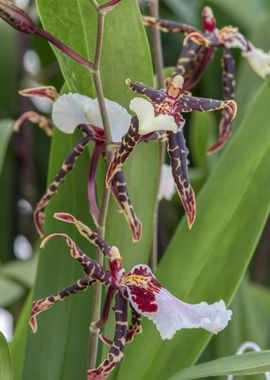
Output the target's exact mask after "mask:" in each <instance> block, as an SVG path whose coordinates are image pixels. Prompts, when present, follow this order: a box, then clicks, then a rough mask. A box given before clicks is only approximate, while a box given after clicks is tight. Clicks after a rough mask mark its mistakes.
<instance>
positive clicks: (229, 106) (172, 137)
mask: <svg viewBox="0 0 270 380" xmlns="http://www.w3.org/2000/svg"><path fill="white" fill-rule="evenodd" d="M127 84H128V86H129V88H130V89H131V90H132V91H134V92H137V93H139V94H141V95H143V96H144V97H146V98H147V99H142V98H138V97H136V98H134V99H132V101H131V102H130V108H131V110H132V111H134V112H135V113H136V116H133V118H132V120H131V125H130V128H129V130H128V133H127V134H126V135H125V136H124V137H123V138H122V144H121V146H120V148H119V149H118V151H116V152H115V155H114V158H113V160H112V161H111V163H110V165H109V168H108V171H107V176H106V183H107V186H109V184H110V182H111V180H112V178H113V177H114V175H115V173H116V172H117V171H118V170H119V169H120V168H121V167H122V165H123V164H124V163H125V161H126V160H127V158H128V157H129V155H130V153H131V152H132V151H133V149H134V148H135V146H136V145H137V144H138V143H140V142H143V141H149V140H164V141H167V143H168V148H167V149H168V153H169V156H170V159H171V167H172V173H173V177H174V182H175V185H176V188H177V191H178V193H179V196H180V199H181V202H182V204H183V207H184V209H185V212H186V215H187V219H188V225H189V227H190V228H191V227H192V224H193V223H194V221H195V216H196V207H195V195H194V191H193V189H192V187H191V184H190V182H189V179H188V170H187V156H188V153H189V151H188V149H187V147H186V144H185V138H184V134H183V127H184V124H185V119H184V117H183V116H182V113H186V112H192V111H200V112H207V111H215V110H226V113H227V115H228V119H227V122H228V124H229V125H230V124H231V122H232V120H233V119H234V117H235V115H236V110H237V106H236V103H235V102H234V101H233V100H228V101H221V100H215V99H207V98H199V97H194V96H191V95H190V94H187V93H186V92H184V91H183V85H184V79H183V77H182V76H181V75H177V76H176V77H174V79H173V80H172V82H171V83H170V85H169V86H168V88H167V90H166V91H165V90H163V89H161V90H155V89H153V88H151V87H148V86H146V85H144V84H142V83H139V82H135V81H131V80H127Z"/></svg>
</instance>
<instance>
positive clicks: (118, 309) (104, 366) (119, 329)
mask: <svg viewBox="0 0 270 380" xmlns="http://www.w3.org/2000/svg"><path fill="white" fill-rule="evenodd" d="M127 307H128V301H127V300H126V299H125V298H123V296H122V295H121V293H118V294H117V296H116V304H115V334H114V339H113V343H112V346H111V348H110V350H109V352H108V355H107V358H106V359H105V360H104V361H103V362H102V363H101V364H100V365H99V367H98V368H96V369H90V370H89V371H88V372H87V380H104V379H106V378H107V377H108V376H109V374H110V373H111V372H112V371H113V369H114V368H115V367H116V366H117V365H118V364H119V363H120V362H121V360H122V359H123V356H124V348H125V344H126V336H127V330H128V313H127Z"/></svg>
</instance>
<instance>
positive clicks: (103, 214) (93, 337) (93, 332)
mask: <svg viewBox="0 0 270 380" xmlns="http://www.w3.org/2000/svg"><path fill="white" fill-rule="evenodd" d="M91 3H92V5H93V6H94V8H95V9H96V11H97V14H98V26H97V39H96V50H95V60H94V63H93V67H92V70H91V74H92V77H93V82H94V87H95V91H96V96H97V99H98V105H99V109H100V114H101V118H102V123H103V127H104V132H105V136H106V163H107V166H108V164H109V162H110V161H111V158H112V154H113V152H112V151H111V150H110V149H108V146H110V145H111V140H112V138H111V131H110V125H109V119H108V114H107V111H106V106H105V99H104V94H103V87H102V81H101V77H100V61H101V54H102V45H103V35H104V22H105V15H106V14H105V13H104V12H102V11H101V10H100V8H99V5H98V4H97V2H96V1H95V0H91ZM109 200H110V188H106V186H105V179H104V187H103V195H102V202H101V207H100V214H99V218H98V227H97V233H98V234H99V235H100V236H101V237H103V238H104V236H105V225H106V219H107V212H108V207H109ZM96 255H97V257H96V258H97V261H98V263H99V264H100V265H103V254H102V252H101V251H100V250H98V251H97V253H96ZM101 298H102V285H101V284H100V283H96V284H95V286H94V289H93V310H92V316H91V320H92V321H93V322H97V321H98V320H99V318H100V309H101ZM98 336H99V330H98V329H96V328H91V327H90V336H89V343H88V368H89V369H92V368H95V366H96V358H97V350H98Z"/></svg>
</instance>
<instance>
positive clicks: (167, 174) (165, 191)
mask: <svg viewBox="0 0 270 380" xmlns="http://www.w3.org/2000/svg"><path fill="white" fill-rule="evenodd" d="M175 191H176V188H175V183H174V178H173V175H172V168H171V166H170V165H167V164H163V165H162V168H161V173H160V180H159V190H158V200H159V201H161V200H162V199H166V201H170V200H171V199H172V197H173V196H174V194H175Z"/></svg>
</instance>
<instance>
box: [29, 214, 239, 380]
mask: <svg viewBox="0 0 270 380" xmlns="http://www.w3.org/2000/svg"><path fill="white" fill-rule="evenodd" d="M54 217H55V218H56V219H58V220H61V221H63V222H67V223H73V224H74V225H75V226H76V228H77V230H78V231H79V233H80V234H81V235H82V236H84V237H85V238H86V239H87V240H88V241H90V242H91V243H92V244H94V245H96V246H97V247H99V248H100V250H101V251H102V253H103V254H104V256H105V257H106V258H108V260H109V271H106V270H105V268H104V267H103V266H101V265H99V264H98V263H97V262H96V261H94V260H92V259H91V258H90V257H88V256H87V255H86V254H85V253H84V252H83V251H82V250H81V249H80V248H79V247H78V246H77V245H76V243H75V242H74V241H73V240H72V239H71V238H70V237H69V236H68V235H66V234H65V233H53V234H51V235H49V236H47V237H46V238H45V239H44V240H43V241H42V243H41V247H42V248H44V247H45V246H46V244H47V243H48V242H49V241H50V240H52V239H54V238H57V237H62V238H64V239H65V240H66V243H67V245H68V247H69V249H70V253H71V256H72V257H73V258H74V259H75V260H77V261H78V262H79V263H80V264H81V265H82V267H83V270H84V272H85V275H84V276H83V277H82V278H80V279H79V280H77V281H76V282H75V283H73V284H71V285H69V286H67V287H66V288H64V289H62V290H60V291H59V292H57V293H54V294H53V295H51V296H48V297H46V298H42V299H39V300H37V301H34V302H33V307H32V313H31V316H30V326H31V328H32V330H33V331H34V332H36V331H37V320H36V316H37V315H38V314H39V313H41V312H43V311H45V310H48V309H49V308H51V307H52V306H53V305H54V304H55V303H56V302H58V301H63V300H64V299H65V298H66V297H68V296H69V295H71V294H73V293H77V292H80V291H84V290H86V289H87V288H88V287H89V286H91V285H92V284H93V283H94V282H97V281H98V282H100V283H101V284H102V285H105V286H107V287H108V290H107V295H106V298H105V303H104V308H103V313H102V317H101V319H100V321H98V322H96V323H93V324H92V327H91V328H92V329H100V328H102V327H103V326H104V325H105V323H106V321H107V319H108V316H109V312H110V309H111V305H112V302H113V299H114V297H115V308H114V313H115V335H114V339H113V340H110V339H108V338H107V337H106V336H104V335H103V334H100V338H101V340H102V341H103V342H105V343H106V344H109V346H110V350H109V353H108V356H107V359H105V360H104V361H103V362H102V363H101V365H100V366H99V367H98V368H97V369H94V370H89V371H88V379H89V380H90V379H105V378H106V377H107V376H108V374H109V373H110V372H111V371H112V370H113V368H114V367H115V365H117V363H118V362H119V361H120V360H121V359H122V357H123V350H124V347H125V344H126V343H130V342H131V341H132V340H133V338H134V337H135V335H137V334H139V333H140V332H141V316H145V317H147V318H148V319H150V320H152V321H153V322H154V323H155V325H156V327H157V329H158V331H159V333H160V335H161V338H162V339H172V337H173V336H174V334H175V332H176V331H177V330H180V329H182V328H199V327H200V328H203V329H205V330H207V331H210V332H212V333H218V332H219V331H221V330H223V329H224V328H225V327H226V326H227V324H228V322H229V320H230V319H231V314H232V313H231V311H230V310H227V309H226V306H225V304H224V302H223V301H222V300H220V301H219V302H216V303H214V304H211V305H208V304H207V303H206V302H201V303H199V304H193V305H191V304H187V303H185V302H183V301H180V300H178V299H177V298H176V297H174V296H173V295H172V294H171V293H169V292H168V291H167V290H166V289H165V288H164V287H163V286H162V285H161V284H160V283H159V282H158V281H157V279H156V277H155V276H154V274H153V273H152V271H151V269H150V268H149V267H148V266H147V265H143V264H139V265H136V266H135V267H133V268H132V269H131V271H130V272H129V273H128V274H126V273H125V270H124V269H123V267H122V257H121V255H120V253H119V250H118V248H117V247H114V246H110V245H108V243H107V242H106V241H105V240H104V239H102V238H101V236H99V235H98V234H96V233H95V232H93V231H91V230H90V228H88V227H87V226H86V225H85V224H83V223H82V222H80V221H79V220H77V219H76V218H75V217H74V216H73V215H71V214H67V213H56V214H55V215H54ZM128 307H130V308H131V313H132V323H131V325H130V326H129V327H128V313H127V310H128Z"/></svg>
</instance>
